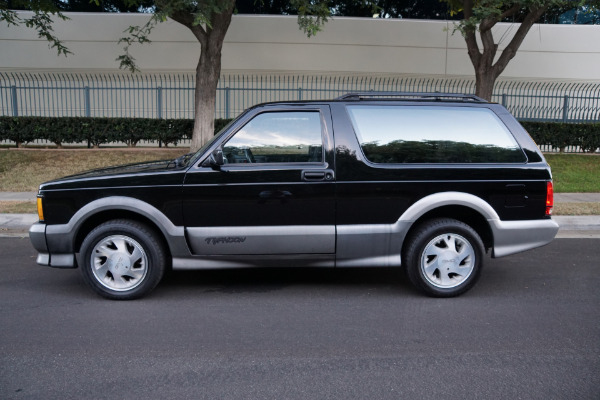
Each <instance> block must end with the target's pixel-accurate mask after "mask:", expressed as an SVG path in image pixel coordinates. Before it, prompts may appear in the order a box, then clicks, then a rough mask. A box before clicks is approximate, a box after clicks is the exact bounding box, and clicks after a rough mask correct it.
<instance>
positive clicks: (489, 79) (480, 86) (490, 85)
mask: <svg viewBox="0 0 600 400" xmlns="http://www.w3.org/2000/svg"><path fill="white" fill-rule="evenodd" d="M496 78H497V76H496V74H495V73H494V72H493V71H485V72H476V73H475V95H476V96H479V97H481V98H482V99H485V100H487V101H491V100H492V94H494V83H495V82H496Z"/></svg>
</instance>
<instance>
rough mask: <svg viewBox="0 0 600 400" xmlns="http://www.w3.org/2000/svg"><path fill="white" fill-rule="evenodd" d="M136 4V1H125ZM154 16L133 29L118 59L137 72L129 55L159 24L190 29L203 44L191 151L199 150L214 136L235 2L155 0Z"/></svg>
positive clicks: (125, 38) (197, 69)
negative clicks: (172, 23)
mask: <svg viewBox="0 0 600 400" xmlns="http://www.w3.org/2000/svg"><path fill="white" fill-rule="evenodd" d="M126 1H129V2H131V3H136V1H137V0H126ZM154 4H155V9H154V15H153V16H152V17H151V18H150V19H149V21H148V22H147V23H146V24H145V25H144V26H141V27H140V26H131V27H129V29H128V33H129V36H127V37H124V38H122V39H121V40H120V41H119V43H125V47H124V51H125V53H124V54H123V55H121V56H120V57H119V58H118V59H117V60H119V61H120V67H121V68H126V69H129V70H131V71H132V72H135V71H137V65H136V63H135V59H134V58H133V57H132V56H131V54H130V53H129V47H130V46H131V45H132V44H134V43H149V42H150V40H149V38H148V36H149V35H150V33H151V31H152V29H153V28H154V27H155V26H156V24H157V23H160V22H163V21H165V20H166V19H167V18H171V19H172V20H174V21H176V22H179V23H180V24H182V25H183V26H185V27H186V28H188V29H189V30H190V31H191V32H192V33H193V34H194V37H195V38H196V39H197V40H198V42H199V43H200V56H199V59H198V65H197V66H196V88H195V96H194V129H193V133H192V142H191V145H190V150H191V151H196V150H198V149H199V148H200V147H202V146H203V145H204V143H206V142H207V141H208V140H210V138H212V137H213V135H214V117H215V102H216V95H217V85H218V83H219V76H220V74H221V50H222V48H223V41H224V39H225V34H226V33H227V29H229V24H230V23H231V16H232V15H233V11H234V7H235V0H204V1H196V0H155V1H154Z"/></svg>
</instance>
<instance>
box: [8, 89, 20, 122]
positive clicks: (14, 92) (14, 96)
mask: <svg viewBox="0 0 600 400" xmlns="http://www.w3.org/2000/svg"><path fill="white" fill-rule="evenodd" d="M10 97H11V100H12V109H13V117H18V116H19V105H18V104H17V87H16V86H15V85H12V86H11V87H10Z"/></svg>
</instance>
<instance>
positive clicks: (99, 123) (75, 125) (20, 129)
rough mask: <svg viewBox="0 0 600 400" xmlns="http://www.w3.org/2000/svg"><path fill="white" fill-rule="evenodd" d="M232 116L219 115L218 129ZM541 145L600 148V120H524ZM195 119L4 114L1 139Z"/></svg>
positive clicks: (121, 138) (161, 131)
mask: <svg viewBox="0 0 600 400" xmlns="http://www.w3.org/2000/svg"><path fill="white" fill-rule="evenodd" d="M230 121H231V120H230V119H215V133H216V132H219V131H220V130H221V129H222V128H223V127H225V126H226V125H227V124H228V123H229V122H230ZM521 124H522V125H523V127H524V128H525V129H526V130H527V131H528V132H529V134H530V135H531V137H532V138H533V140H535V142H536V143H537V144H538V145H539V146H543V145H548V146H552V147H553V148H555V149H560V151H561V152H562V151H564V149H565V148H566V147H568V146H578V147H580V148H581V149H582V151H585V152H595V151H596V150H597V149H598V148H600V123H579V124H565V123H557V122H532V121H523V122H521ZM193 128H194V120H191V119H148V118H85V117H61V118H52V117H1V116H0V140H10V141H12V142H15V143H16V144H17V147H19V146H21V145H22V144H26V143H28V142H32V141H34V140H36V139H45V140H49V141H51V142H53V143H54V144H56V146H58V147H60V146H62V145H63V144H67V143H82V142H83V143H90V144H92V145H93V146H95V147H98V146H100V145H102V144H106V143H114V142H123V143H126V144H127V146H130V147H134V146H135V145H137V143H139V142H140V141H141V140H155V141H159V142H160V143H162V144H164V145H165V146H168V145H169V144H174V145H177V143H179V142H181V141H182V140H184V139H190V138H191V135H192V131H193Z"/></svg>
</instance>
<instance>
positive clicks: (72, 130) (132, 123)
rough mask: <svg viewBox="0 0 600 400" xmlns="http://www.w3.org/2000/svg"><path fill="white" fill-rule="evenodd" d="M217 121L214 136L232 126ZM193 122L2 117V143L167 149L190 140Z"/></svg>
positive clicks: (227, 121)
mask: <svg viewBox="0 0 600 400" xmlns="http://www.w3.org/2000/svg"><path fill="white" fill-rule="evenodd" d="M229 121H231V120H229V119H216V120H215V133H216V132H218V131H219V130H221V129H222V128H223V127H224V126H225V125H227V124H228V123H229ZM193 128H194V120H190V119H149V118H86V117H61V118H52V117H0V140H10V141H12V142H15V143H16V144H17V147H19V146H21V145H22V144H26V143H28V142H32V141H34V140H37V139H44V140H48V141H51V142H53V143H54V144H55V145H56V146H57V147H61V146H62V145H63V144H67V143H90V144H91V145H93V146H94V147H99V146H100V145H102V144H106V143H114V142H122V143H125V144H127V146H129V147H135V146H136V145H137V144H138V143H139V142H140V141H141V140H155V141H159V142H160V143H161V144H164V145H165V146H168V145H169V144H174V145H177V143H179V142H180V141H182V140H184V139H190V138H191V136H192V131H193Z"/></svg>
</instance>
